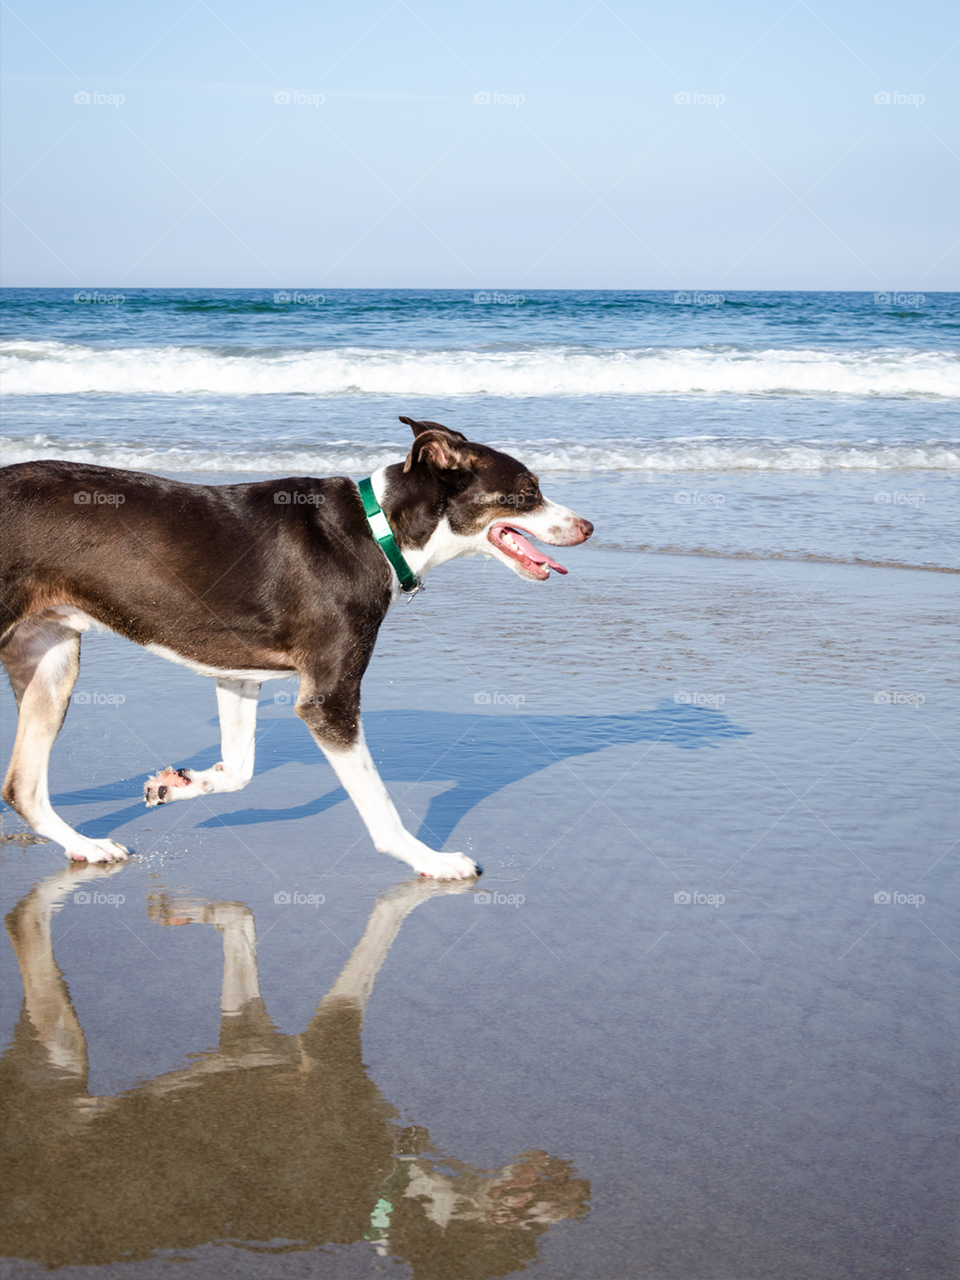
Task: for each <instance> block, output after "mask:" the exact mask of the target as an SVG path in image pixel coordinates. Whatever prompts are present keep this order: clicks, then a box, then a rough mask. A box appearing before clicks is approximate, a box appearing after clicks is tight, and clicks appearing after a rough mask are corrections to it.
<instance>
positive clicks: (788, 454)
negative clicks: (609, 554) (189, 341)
mask: <svg viewBox="0 0 960 1280" xmlns="http://www.w3.org/2000/svg"><path fill="white" fill-rule="evenodd" d="M488 443H490V444H491V445H493V446H494V447H495V448H499V449H503V450H504V451H505V452H507V453H510V454H512V455H514V456H515V457H518V458H521V459H522V460H523V461H524V462H525V463H526V464H527V465H528V466H529V467H532V468H533V469H534V470H535V471H542V472H550V471H574V472H603V471H648V472H687V471H705V472H724V471H868V472H870V471H872V472H881V471H911V470H934V471H960V444H953V443H950V442H938V441H927V442H924V443H921V444H879V443H877V444H847V443H835V442H834V443H828V442H818V441H796V440H794V441H781V442H778V441H774V440H731V439H729V438H725V439H723V440H721V439H720V438H712V437H703V436H700V437H697V438H696V439H688V440H677V439H672V440H660V441H650V440H648V441H643V440H609V439H608V440H604V441H597V442H595V443H592V444H583V443H577V442H572V441H570V442H565V441H562V440H556V441H550V440H548V441H542V440H541V441H529V440H491V441H488ZM0 447H2V451H3V459H4V462H6V463H14V462H28V461H30V460H32V459H35V458H63V459H66V460H68V461H72V462H91V463H96V464H99V465H101V466H113V467H127V468H130V469H131V470H142V471H164V472H170V471H192V472H209V473H216V472H219V473H231V472H232V473H255V474H267V475H318V476H325V475H335V474H344V473H347V474H359V473H369V472H370V471H373V470H375V469H376V468H377V467H381V466H385V465H387V464H388V463H391V462H397V461H399V460H401V459H402V458H403V457H405V455H406V453H407V449H408V448H409V445H408V443H407V442H406V441H405V440H404V441H400V440H398V441H396V442H393V441H388V440H385V441H380V442H374V443H362V444H361V443H354V442H352V441H335V442H332V443H330V444H326V445H323V444H319V445H318V444H311V445H309V446H304V445H302V444H300V443H299V442H294V441H289V442H280V443H277V444H275V445H272V446H270V445H265V444H263V442H261V441H258V442H257V443H256V444H252V443H251V444H250V445H248V446H247V447H244V445H243V443H242V442H240V441H237V440H234V441H231V442H227V441H223V442H220V441H214V440H211V441H209V442H208V443H207V444H206V447H204V446H203V445H202V444H199V443H198V442H197V441H196V440H194V441H192V442H190V443H181V444H172V445H170V446H168V447H164V448H158V447H151V446H149V445H146V444H137V443H133V442H126V441H120V442H113V441H107V440H78V439H76V438H75V437H74V438H72V439H69V440H60V439H57V438H56V437H52V436H46V435H34V436H30V437H20V438H7V439H0Z"/></svg>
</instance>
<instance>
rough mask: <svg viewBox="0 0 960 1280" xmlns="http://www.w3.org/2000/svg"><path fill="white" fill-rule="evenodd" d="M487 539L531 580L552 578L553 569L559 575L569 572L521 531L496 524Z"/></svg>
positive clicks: (506, 525)
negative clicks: (514, 561) (551, 571)
mask: <svg viewBox="0 0 960 1280" xmlns="http://www.w3.org/2000/svg"><path fill="white" fill-rule="evenodd" d="M487 537H488V538H489V540H490V541H491V542H492V543H493V545H494V546H495V547H496V548H497V550H498V551H502V552H503V553H504V555H507V556H509V557H510V559H511V560H516V561H517V563H518V564H519V565H520V566H521V567H522V568H523V570H524V571H525V572H526V573H527V574H529V576H530V577H531V578H539V579H540V580H541V581H543V580H544V579H546V578H549V577H550V570H551V569H556V571H557V573H566V572H567V571H566V569H565V568H564V567H563V565H562V564H557V562H556V560H553V559H551V558H550V556H548V555H547V554H546V553H545V552H543V551H540V550H539V549H538V548H537V547H535V546H534V545H533V543H532V542H530V541H528V539H527V538H525V537H524V536H523V534H522V533H521V532H520V530H519V529H513V528H511V526H510V525H508V524H495V525H494V526H493V528H492V529H491V530H490V532H489V533H488V534H487Z"/></svg>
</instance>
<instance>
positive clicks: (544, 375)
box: [0, 341, 960, 398]
mask: <svg viewBox="0 0 960 1280" xmlns="http://www.w3.org/2000/svg"><path fill="white" fill-rule="evenodd" d="M0 376H2V389H3V391H4V392H5V393H6V394H7V395H77V394H82V393H87V392H101V393H123V394H132V395H140V394H176V393H187V394H193V395H196V394H216V395H236V396H245V395H278V394H281V395H297V394H300V395H320V396H335V395H348V394H376V395H430V396H435V397H441V396H442V397H448V396H461V395H483V394H486V395H492V396H510V397H515V396H598V395H609V396H621V395H623V396H625V395H698V394H703V395H714V396H715V395H809V396H854V397H884V396H893V397H901V396H924V397H936V398H951V397H955V396H958V397H960V356H958V355H956V354H954V353H952V352H949V351H909V350H905V349H902V348H889V349H876V348H871V349H840V348H836V349H817V348H809V349H786V348H783V349H776V348H773V349H768V350H754V349H748V348H741V347H733V346H728V347H720V346H713V347H688V348H668V347H645V348H638V349H624V350H608V349H598V348H593V347H579V346H562V345H558V344H539V345H537V346H530V347H522V348H511V349H508V350H504V349H495V350H490V349H481V350H459V349H448V350H422V351H414V350H409V349H400V348H395V349H380V350H374V349H366V348H361V347H336V348H328V349H318V348H310V349H303V348H295V349H280V348H275V349H271V350H264V349H263V348H257V349H255V350H252V351H251V350H249V349H247V348H229V347H181V346H164V347H126V348H124V347H121V348H104V347H94V346H85V345H82V344H78V343H62V342H27V341H10V342H6V343H3V344H0Z"/></svg>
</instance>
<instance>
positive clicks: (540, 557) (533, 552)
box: [509, 529, 567, 573]
mask: <svg viewBox="0 0 960 1280" xmlns="http://www.w3.org/2000/svg"><path fill="white" fill-rule="evenodd" d="M509 533H510V536H511V537H512V538H513V541H514V542H515V543H516V545H517V546H518V547H519V548H520V550H521V551H522V552H523V554H524V555H525V556H529V557H530V559H531V560H532V561H533V562H534V564H548V565H549V566H550V568H551V569H556V571H557V573H566V572H567V571H566V569H565V568H564V567H563V565H562V564H557V562H556V560H551V559H550V557H549V556H548V555H545V554H544V553H543V552H542V551H538V550H537V548H536V547H535V546H534V545H533V543H532V542H528V541H527V539H526V538H525V537H524V536H523V534H522V533H518V532H517V530H516V529H510V530H509Z"/></svg>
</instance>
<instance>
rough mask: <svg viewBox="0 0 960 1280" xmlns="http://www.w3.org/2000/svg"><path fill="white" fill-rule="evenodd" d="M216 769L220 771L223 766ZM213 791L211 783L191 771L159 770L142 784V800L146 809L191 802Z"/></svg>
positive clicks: (170, 768)
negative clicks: (172, 802)
mask: <svg viewBox="0 0 960 1280" xmlns="http://www.w3.org/2000/svg"><path fill="white" fill-rule="evenodd" d="M217 768H219V769H222V768H223V765H218V766H217ZM212 790H213V783H212V782H207V781H205V780H203V779H201V778H200V777H199V776H198V775H196V774H195V773H194V772H193V770H192V769H174V767H173V766H172V765H171V766H170V767H169V768H167V769H161V771H160V772H159V773H155V774H154V775H153V777H152V778H148V779H147V780H146V782H145V783H144V784H143V799H144V802H145V803H146V806H147V808H148V809H152V808H154V806H155V805H158V804H169V803H170V801H171V800H191V799H192V798H193V797H194V796H202V795H205V794H206V793H207V792H208V791H212Z"/></svg>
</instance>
